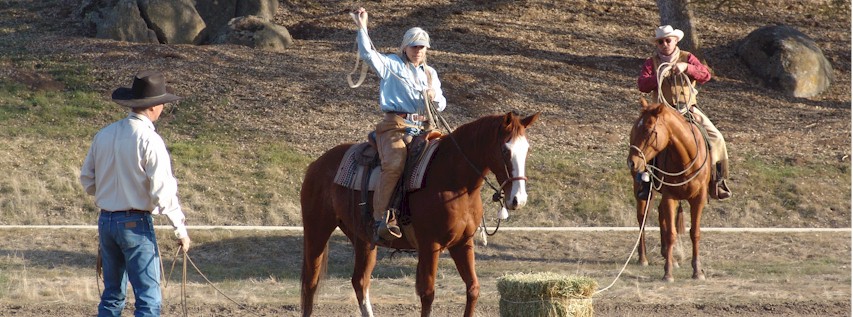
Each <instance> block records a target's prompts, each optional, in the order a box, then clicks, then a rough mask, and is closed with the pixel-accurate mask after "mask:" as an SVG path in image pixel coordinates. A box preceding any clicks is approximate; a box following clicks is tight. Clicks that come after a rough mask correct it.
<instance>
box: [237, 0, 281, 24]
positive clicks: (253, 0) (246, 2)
mask: <svg viewBox="0 0 853 317" xmlns="http://www.w3.org/2000/svg"><path fill="white" fill-rule="evenodd" d="M276 10H278V0H238V1H237V10H236V11H235V15H234V16H235V17H241V16H249V15H254V16H259V17H262V18H264V19H267V20H270V21H272V19H273V17H275V11H276Z"/></svg>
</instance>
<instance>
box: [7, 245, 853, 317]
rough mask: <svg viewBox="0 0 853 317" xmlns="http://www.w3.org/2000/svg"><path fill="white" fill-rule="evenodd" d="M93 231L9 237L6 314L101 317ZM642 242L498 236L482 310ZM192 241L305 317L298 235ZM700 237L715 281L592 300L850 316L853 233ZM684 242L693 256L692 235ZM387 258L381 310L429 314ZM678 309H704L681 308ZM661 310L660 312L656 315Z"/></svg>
mask: <svg viewBox="0 0 853 317" xmlns="http://www.w3.org/2000/svg"><path fill="white" fill-rule="evenodd" d="M160 234H161V236H162V235H163V234H168V232H167V231H163V232H160ZM95 235H96V234H95V231H94V230H68V229H63V230H25V229H14V230H3V231H2V232H0V295H2V296H0V307H5V306H7V305H14V304H18V305H20V304H25V305H26V306H27V307H29V308H28V310H24V312H27V311H30V312H32V311H36V312H38V311H39V309H42V308H44V307H50V305H54V304H56V305H60V306H61V307H65V309H68V311H69V312H79V313H80V315H84V314H86V312H91V311H93V307H95V305H96V302H97V296H98V286H97V284H95V275H94V258H95V255H94V254H95V248H96V245H97V239H96V237H95ZM634 235H635V233H633V232H599V233H593V232H584V233H569V232H563V233H550V234H542V233H539V234H535V235H534V234H530V233H525V232H501V233H500V234H498V235H497V236H494V237H492V238H490V241H489V246H487V247H482V246H479V247H478V248H477V255H476V256H477V266H478V275H479V279H480V285H481V297H480V304H479V306H478V312H479V313H480V315H482V316H489V315H493V314H497V311H498V304H499V299H500V294H499V293H498V291H497V288H496V285H497V281H498V279H499V278H500V277H502V276H505V275H507V274H516V273H535V272H542V271H549V272H554V273H555V274H564V275H580V276H585V277H588V278H591V279H593V280H595V281H596V282H597V283H598V284H599V285H608V284H610V282H611V281H612V280H613V278H614V277H615V276H616V273H617V272H618V271H619V269H620V268H621V266H622V263H623V261H624V260H625V256H626V255H627V252H628V251H630V248H629V247H630V246H631V245H632V243H633V239H635V238H636V237H635V236H634ZM657 240H658V239H657V238H656V237H655V236H654V234H650V238H649V243H650V245H649V248H650V249H651V250H656V248H657V246H656V245H655V244H656V243H657ZM194 241H195V246H194V249H193V250H191V252H190V255H191V256H192V258H193V261H194V262H195V263H196V265H198V267H199V268H200V269H201V270H202V272H204V274H205V275H206V276H207V277H208V278H209V279H210V280H211V281H212V282H213V283H214V285H216V287H218V288H220V289H221V290H222V291H223V293H224V294H225V295H227V296H228V297H231V298H232V299H234V300H235V301H237V302H238V303H241V304H245V305H247V306H248V307H249V309H250V310H253V311H256V312H261V313H263V314H270V313H272V314H275V312H279V314H281V315H286V316H291V315H296V313H297V312H296V311H293V310H297V311H298V309H297V307H298V300H299V289H300V286H299V272H298V267H299V266H300V261H301V252H300V249H301V248H300V246H301V235H300V233H299V232H287V231H235V230H214V231H196V233H195V236H194ZM702 241H703V249H702V261H703V263H704V265H705V270H706V271H705V272H706V275H707V276H708V280H707V281H704V282H697V281H693V280H691V279H690V274H691V270H690V269H689V260H683V261H682V265H683V267H682V268H681V269H678V270H676V272H675V277H676V282H675V283H674V284H666V283H662V282H660V281H659V280H660V277H661V276H662V263H661V261H660V258H659V257H657V256H655V255H654V254H652V256H651V261H652V264H651V265H650V266H648V267H641V266H638V265H636V264H635V263H634V262H633V261H632V263H631V265H629V266H628V268H627V270H626V271H625V273H624V274H623V275H622V277H621V279H620V280H619V281H618V282H617V283H616V284H615V285H614V286H613V287H612V288H610V289H608V290H607V291H605V292H603V293H600V294H598V295H596V296H594V297H593V301H594V306H595V310H596V314H597V315H603V316H619V315H620V314H619V307H631V308H632V309H636V310H637V311H638V312H646V313H649V314H664V315H668V314H671V313H673V312H674V311H680V312H681V313H685V312H694V313H695V314H696V315H707V316H711V315H716V316H721V315H728V314H730V313H736V312H737V313H739V314H740V315H741V316H743V315H747V316H748V315H751V312H756V311H758V312H760V311H761V309H763V308H764V307H776V306H777V305H787V307H788V308H789V309H793V311H794V314H791V313H785V312H784V311H776V312H775V313H776V314H777V315H782V316H797V315H801V314H802V313H804V312H808V313H809V314H814V313H817V314H823V315H834V314H838V313H839V311H841V312H843V311H844V310H843V309H844V306H839V305H844V304H846V305H847V306H846V310H847V311H848V312H849V310H850V306H849V299H850V283H851V279H850V264H851V262H850V259H851V258H850V254H851V253H850V246H849V245H839V243H838V241H850V233H849V232H847V233H840V232H839V233H749V234H745V233H721V232H706V233H705V234H704V235H703V240H702ZM681 242H682V243H683V244H684V245H685V247H687V248H689V240H688V239H686V238H682V241H681ZM22 246H26V247H22ZM330 246H331V249H330V250H331V257H330V271H329V274H328V277H329V278H328V279H327V280H324V281H323V284H322V287H321V290H320V293H319V294H318V298H317V301H318V304H319V306H318V310H319V315H320V316H332V315H341V314H344V315H349V314H351V313H354V312H355V311H356V310H357V308H356V307H357V305H356V304H355V298H354V295H353V291H352V287H351V285H350V280H349V276H350V274H351V270H352V266H351V263H352V249H351V248H350V247H349V245H348V243H347V242H346V239H345V238H344V237H343V236H342V235H340V234H336V235H334V236H333V239H332V242H331V245H330ZM530 246H536V247H535V248H533V247H530ZM160 247H161V248H162V250H163V251H162V252H163V254H164V264H165V266H166V272H169V270H170V267H171V265H172V262H173V254H174V253H173V252H174V250H175V249H174V245H172V244H171V242H168V241H167V239H161V246H160ZM688 253H689V252H688ZM379 259H380V260H379V262H378V265H377V267H376V270H375V271H374V274H373V277H374V279H373V283H372V286H371V292H370V294H371V300H372V301H373V303H374V304H375V305H376V307H377V313H381V312H383V311H384V312H386V313H390V312H396V313H402V314H404V315H406V314H409V313H414V312H415V311H416V310H417V309H418V307H419V305H418V304H417V303H419V300H418V298H417V296H416V295H415V292H414V284H415V282H414V276H415V258H414V257H413V256H411V255H406V254H397V255H394V256H393V257H392V256H391V255H390V253H388V251H387V250H384V249H382V250H380V251H379ZM791 263H797V265H791ZM180 265H181V263H180V261H179V262H177V264H176V266H177V267H176V271H174V272H173V273H172V275H171V279H170V281H169V284H168V286H167V288H166V289H165V293H164V298H165V301H166V304H167V306H166V309H167V310H172V311H174V310H176V309H177V308H178V307H179V303H180V284H179V282H178V281H179V280H180ZM189 270H190V272H191V273H190V274H189V275H188V277H189V284H188V286H187V287H188V296H189V297H188V302H189V303H190V307H191V309H192V311H195V312H198V313H197V314H195V315H203V316H227V315H231V314H234V313H237V314H238V315H239V314H240V313H239V311H240V310H239V308H238V307H237V305H236V304H234V303H232V302H231V301H230V300H229V299H227V298H226V297H225V296H224V295H222V294H220V293H218V292H217V291H216V290H215V289H214V288H213V287H211V286H210V285H208V284H206V282H204V280H203V279H202V278H201V277H200V276H199V275H198V274H195V273H193V268H192V267H191V266H190V267H189ZM436 289H437V292H436V305H437V307H438V308H437V309H438V313H436V315H438V316H453V315H458V314H459V312H460V311H461V310H460V309H461V307H460V306H459V305H461V304H462V303H464V298H465V292H464V290H465V286H464V284H463V283H462V281H461V280H460V279H459V276H458V274H457V273H456V271H455V267H454V266H453V263H452V261H451V260H450V259H449V257H447V256H446V255H443V256H442V258H441V260H440V263H439V270H438V275H437V277H436ZM37 303H38V304H37ZM673 303H693V304H691V305H698V306H696V307H693V306H690V307H689V308H688V307H686V306H678V307H680V308H678V307H671V306H670V305H673ZM667 307H669V308H667ZM697 307H704V308H699V309H697ZM653 308H654V309H658V310H657V311H649V310H648V309H653ZM672 309H675V310H674V311H673V310H672ZM797 312H799V313H797ZM690 314H692V313H690ZM0 315H2V313H0ZM24 316H35V315H26V314H24Z"/></svg>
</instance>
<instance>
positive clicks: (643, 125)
mask: <svg viewBox="0 0 853 317" xmlns="http://www.w3.org/2000/svg"><path fill="white" fill-rule="evenodd" d="M640 104H641V105H642V109H641V111H640V117H639V118H638V119H637V121H636V122H634V126H633V128H631V140H630V142H631V148H630V150H629V152H628V153H629V154H628V168H630V170H631V175H633V176H634V177H635V181H634V197H635V198H636V199H637V221H638V222H640V228H641V230H642V228H643V225H644V221H645V220H644V219H646V217H645V216H646V211H647V207H648V206H647V205H648V204H649V201H651V200H652V198H653V195H652V194H651V192H653V191H652V190H650V191H649V192H650V194H649V195H648V196H647V197H639V195H638V194H637V192H638V190H639V188H640V185H639V182H638V181H636V175H638V173H642V172H649V174H650V175H651V179H652V184H653V185H652V187H654V189H656V190H657V191H658V192H660V194H661V201H660V205H658V222H659V223H660V237H661V255H662V256H663V258H664V259H665V260H666V263H665V264H664V276H663V279H664V280H665V281H670V282H671V281H673V280H674V279H673V277H672V268H673V265H677V264H674V259H673V254H672V251H673V246H674V245H675V243H676V235H677V233H678V228H677V225H678V226H680V227H681V228H682V230H683V225H684V223H683V220H682V218H681V212H680V206H679V205H678V202H679V201H681V200H687V201H688V203H689V204H690V240H691V241H692V242H693V278H694V279H698V280H704V279H705V273H704V271H703V270H702V265H701V263H700V261H699V236H700V233H699V221H700V219H701V218H702V209H703V208H704V207H705V203H706V202H707V201H708V184H709V183H710V180H711V178H710V177H711V176H710V175H711V172H710V171H711V168H710V155H709V153H708V148H707V147H706V143H705V139H704V138H703V137H702V134H701V132H700V130H699V128H698V126H697V125H696V124H693V123H690V122H688V121H687V120H685V118H684V116H682V115H681V114H680V113H679V112H678V111H676V110H675V109H673V108H672V107H668V106H665V105H663V104H659V103H656V104H648V103H647V102H646V100H645V99H641V100H640ZM676 209H679V211H678V212H677V211H676ZM639 254H640V263H641V264H643V265H648V259H647V258H646V242H645V233H644V232H641V236H640V247H639Z"/></svg>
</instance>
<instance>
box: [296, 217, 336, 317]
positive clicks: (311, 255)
mask: <svg viewBox="0 0 853 317" xmlns="http://www.w3.org/2000/svg"><path fill="white" fill-rule="evenodd" d="M303 218H305V215H304V214H303ZM312 220H313V221H312ZM332 220H334V219H332ZM335 227H336V225H335V223H334V222H333V221H325V220H323V219H321V218H320V217H314V218H313V219H311V218H308V219H303V228H304V232H303V236H302V243H303V248H302V296H301V297H302V299H301V306H302V316H311V313H312V312H313V310H314V294H315V293H316V292H317V285H318V284H319V283H320V276H321V275H322V274H324V271H325V270H326V265H327V262H328V259H329V245H328V243H329V237H331V236H332V232H333V231H334V230H335Z"/></svg>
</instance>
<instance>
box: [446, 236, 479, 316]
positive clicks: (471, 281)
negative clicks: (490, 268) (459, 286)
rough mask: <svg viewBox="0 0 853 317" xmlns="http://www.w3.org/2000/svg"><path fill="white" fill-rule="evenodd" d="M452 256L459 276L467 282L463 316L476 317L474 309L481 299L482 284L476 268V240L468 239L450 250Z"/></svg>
mask: <svg viewBox="0 0 853 317" xmlns="http://www.w3.org/2000/svg"><path fill="white" fill-rule="evenodd" d="M449 251H450V256H451V257H452V258H453V262H455V263H456V270H457V271H459V276H461V277H462V280H463V281H465V287H466V289H465V295H466V296H465V314H464V315H463V316H466V317H470V316H474V307H475V306H477V299H478V298H480V282H479V281H478V280H477V271H476V269H475V268H474V239H473V238H471V239H468V241H467V242H465V243H464V244H457V245H455V246H453V247H452V248H450V250H449Z"/></svg>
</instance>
